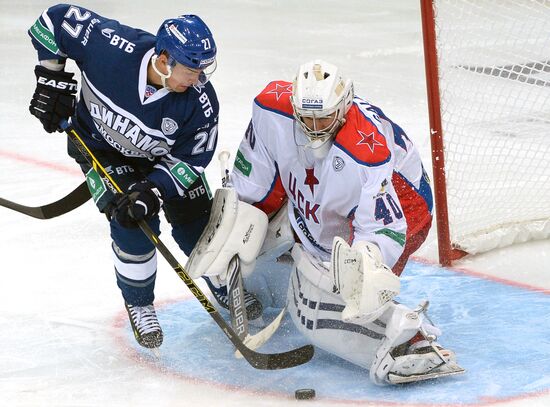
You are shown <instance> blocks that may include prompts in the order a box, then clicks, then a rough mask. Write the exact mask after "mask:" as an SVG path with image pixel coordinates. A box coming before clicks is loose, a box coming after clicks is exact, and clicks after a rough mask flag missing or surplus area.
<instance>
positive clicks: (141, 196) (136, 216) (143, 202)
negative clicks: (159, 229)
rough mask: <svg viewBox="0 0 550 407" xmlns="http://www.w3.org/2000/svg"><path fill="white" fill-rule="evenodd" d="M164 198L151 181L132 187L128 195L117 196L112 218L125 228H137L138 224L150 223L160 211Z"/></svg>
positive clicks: (141, 182)
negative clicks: (141, 222)
mask: <svg viewBox="0 0 550 407" xmlns="http://www.w3.org/2000/svg"><path fill="white" fill-rule="evenodd" d="M161 205H162V198H161V195H160V192H159V190H158V188H157V187H156V186H155V184H153V183H152V182H151V181H148V180H144V181H140V182H136V183H135V184H132V185H130V188H128V192H127V193H126V194H117V195H116V196H115V200H114V202H113V206H112V209H111V218H112V219H115V220H116V221H117V222H118V223H119V224H120V225H121V226H123V227H125V228H135V227H137V226H138V225H137V222H138V221H141V220H144V221H149V220H150V219H152V218H153V217H154V216H155V215H157V214H158V213H159V211H160V207H161Z"/></svg>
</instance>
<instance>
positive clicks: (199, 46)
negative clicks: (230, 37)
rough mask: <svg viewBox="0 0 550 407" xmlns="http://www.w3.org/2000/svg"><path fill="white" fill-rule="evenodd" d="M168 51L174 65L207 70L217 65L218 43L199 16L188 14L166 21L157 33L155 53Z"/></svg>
mask: <svg viewBox="0 0 550 407" xmlns="http://www.w3.org/2000/svg"><path fill="white" fill-rule="evenodd" d="M162 51H166V52H167V53H168V54H169V56H170V58H171V59H172V61H171V62H172V63H173V62H174V61H175V62H179V63H180V64H182V65H185V66H187V67H189V68H193V69H203V70H204V69H206V68H207V67H209V66H212V65H214V66H215V63H216V43H215V42H214V37H213V36H212V32H210V29H209V28H208V26H207V25H206V24H205V23H204V21H202V20H201V18H200V17H199V16H196V15H193V14H188V15H183V16H179V17H177V18H171V19H168V20H165V21H164V22H163V23H162V25H161V26H160V28H159V30H158V32H157V43H156V46H155V52H156V53H157V55H160V53H161V52H162Z"/></svg>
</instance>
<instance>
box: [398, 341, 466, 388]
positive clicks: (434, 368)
mask: <svg viewBox="0 0 550 407" xmlns="http://www.w3.org/2000/svg"><path fill="white" fill-rule="evenodd" d="M391 353H392V356H393V358H394V359H395V362H394V364H393V366H392V367H391V370H390V371H389V372H388V382H390V383H392V384H401V383H411V382H418V381H422V380H428V379H437V378H439V377H444V376H452V375H457V374H461V373H464V371H465V370H464V369H463V368H462V367H460V366H459V365H458V364H457V363H456V356H455V354H454V352H453V351H451V350H448V349H443V348H441V346H439V345H437V344H435V343H433V342H432V343H430V342H429V341H427V340H424V341H420V342H418V343H415V344H413V345H410V346H407V347H405V350H404V353H403V347H397V348H396V349H394V351H392V352H391Z"/></svg>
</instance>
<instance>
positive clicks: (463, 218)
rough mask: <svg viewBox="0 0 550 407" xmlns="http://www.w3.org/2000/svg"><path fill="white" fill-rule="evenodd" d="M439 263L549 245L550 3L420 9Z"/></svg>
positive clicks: (437, 4)
mask: <svg viewBox="0 0 550 407" xmlns="http://www.w3.org/2000/svg"><path fill="white" fill-rule="evenodd" d="M420 1H421V9H422V30H423V37H424V56H425V65H426V82H427V88H428V105H429V116H430V131H431V142H432V165H433V177H434V189H435V201H436V216H437V231H438V240H439V242H438V245H439V260H440V262H441V264H443V265H449V264H451V262H452V260H455V259H457V258H459V257H461V256H462V255H464V254H465V253H470V254H475V253H481V252H485V251H488V250H492V249H495V248H499V247H505V246H507V245H511V244H514V243H519V242H525V241H527V240H534V239H545V238H548V237H549V236H550V0H420Z"/></svg>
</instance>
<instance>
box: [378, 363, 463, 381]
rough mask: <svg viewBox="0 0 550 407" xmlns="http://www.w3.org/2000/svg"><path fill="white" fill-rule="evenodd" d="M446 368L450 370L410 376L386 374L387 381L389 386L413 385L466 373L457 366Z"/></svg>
mask: <svg viewBox="0 0 550 407" xmlns="http://www.w3.org/2000/svg"><path fill="white" fill-rule="evenodd" d="M446 367H447V369H450V370H445V371H439V372H431V373H424V374H417V375H410V376H401V375H398V374H395V373H388V381H389V382H390V383H391V384H403V383H413V382H420V381H423V380H429V379H439V378H440V377H446V376H456V375H459V374H463V373H464V372H466V370H465V369H464V368H462V367H460V366H458V365H451V366H449V365H447V366H446Z"/></svg>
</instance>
